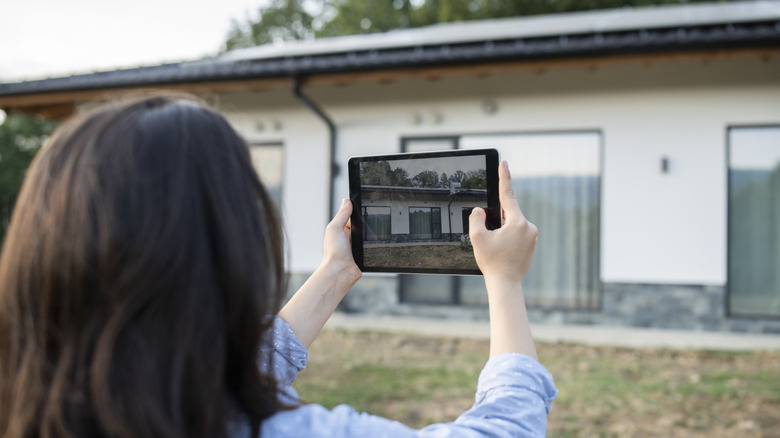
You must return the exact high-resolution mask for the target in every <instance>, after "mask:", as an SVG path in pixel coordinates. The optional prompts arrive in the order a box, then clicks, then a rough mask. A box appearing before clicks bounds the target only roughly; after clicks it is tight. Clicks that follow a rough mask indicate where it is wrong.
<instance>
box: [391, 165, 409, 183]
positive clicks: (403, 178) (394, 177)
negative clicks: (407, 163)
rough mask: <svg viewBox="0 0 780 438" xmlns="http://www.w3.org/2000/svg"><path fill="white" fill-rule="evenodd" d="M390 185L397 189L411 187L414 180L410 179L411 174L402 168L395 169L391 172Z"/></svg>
mask: <svg viewBox="0 0 780 438" xmlns="http://www.w3.org/2000/svg"><path fill="white" fill-rule="evenodd" d="M390 185H391V186H396V187H411V186H412V180H411V179H409V172H407V171H406V169H402V168H400V167H396V168H395V169H393V170H392V171H391V172H390Z"/></svg>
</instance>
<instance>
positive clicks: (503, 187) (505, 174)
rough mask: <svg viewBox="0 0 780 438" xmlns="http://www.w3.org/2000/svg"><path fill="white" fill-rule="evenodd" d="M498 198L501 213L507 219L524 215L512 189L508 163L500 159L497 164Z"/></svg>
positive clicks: (519, 217)
mask: <svg viewBox="0 0 780 438" xmlns="http://www.w3.org/2000/svg"><path fill="white" fill-rule="evenodd" d="M498 200H499V202H501V209H502V210H503V211H502V215H503V217H504V218H506V220H507V221H509V220H513V219H521V218H523V217H524V216H523V212H522V211H520V206H519V205H518V204H517V196H515V191H514V190H513V189H512V175H510V174H509V164H508V163H507V162H506V161H502V162H501V164H500V165H499V166H498Z"/></svg>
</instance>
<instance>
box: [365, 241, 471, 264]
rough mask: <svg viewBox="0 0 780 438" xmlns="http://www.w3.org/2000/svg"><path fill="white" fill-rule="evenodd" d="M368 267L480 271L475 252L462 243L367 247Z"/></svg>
mask: <svg viewBox="0 0 780 438" xmlns="http://www.w3.org/2000/svg"><path fill="white" fill-rule="evenodd" d="M363 263H364V264H365V265H366V266H397V267H400V268H425V269H479V268H478V267H477V262H476V260H474V251H473V250H472V249H471V248H464V247H462V246H461V244H460V243H452V244H446V245H441V244H440V245H425V244H420V245H404V246H379V247H373V246H365V247H364V248H363Z"/></svg>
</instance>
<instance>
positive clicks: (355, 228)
mask: <svg viewBox="0 0 780 438" xmlns="http://www.w3.org/2000/svg"><path fill="white" fill-rule="evenodd" d="M474 155H481V156H484V157H485V166H486V169H485V170H486V173H487V208H486V209H485V211H486V213H487V219H486V221H485V223H486V226H487V228H488V229H490V230H494V229H496V228H499V227H500V226H501V205H500V203H499V201H498V164H499V155H498V151H497V150H496V149H452V150H447V151H436V152H416V153H403V154H389V155H372V156H363V157H352V158H350V159H349V162H348V166H347V167H348V175H349V197H350V200H351V201H352V217H351V219H352V221H351V226H352V233H351V234H352V255H353V257H354V258H355V263H357V265H358V267H359V268H360V270H361V271H362V272H387V273H404V274H447V275H482V272H481V271H479V269H437V268H403V267H366V266H365V265H364V263H363V218H362V215H361V213H360V212H361V211H362V202H361V190H360V163H362V162H371V161H387V160H410V159H411V160H414V159H421V158H440V157H462V156H474Z"/></svg>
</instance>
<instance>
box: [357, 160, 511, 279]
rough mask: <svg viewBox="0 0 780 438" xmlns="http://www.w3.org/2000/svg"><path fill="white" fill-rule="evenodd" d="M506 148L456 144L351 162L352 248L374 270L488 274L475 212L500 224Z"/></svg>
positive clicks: (494, 225) (361, 264)
mask: <svg viewBox="0 0 780 438" xmlns="http://www.w3.org/2000/svg"><path fill="white" fill-rule="evenodd" d="M497 168H498V152H497V151H496V150H495V149H484V150H450V151H440V152H422V153H413V154H396V155H383V156H370V157H354V158H352V159H350V161H349V182H350V198H351V199H352V201H353V213H352V250H353V255H354V256H355V261H356V262H357V264H358V266H359V267H360V269H361V270H363V271H366V272H408V273H435V274H474V275H478V274H480V271H479V268H478V267H477V263H476V261H475V259H474V250H473V247H472V245H471V239H470V238H469V215H470V214H471V210H472V209H473V208H474V207H482V208H484V209H485V210H486V211H487V213H488V216H489V219H488V221H487V225H488V228H491V229H493V228H497V227H498V226H500V206H499V205H498V194H497V187H498V174H497Z"/></svg>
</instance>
